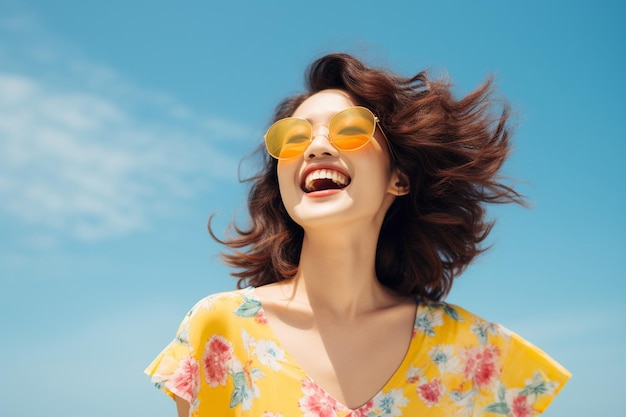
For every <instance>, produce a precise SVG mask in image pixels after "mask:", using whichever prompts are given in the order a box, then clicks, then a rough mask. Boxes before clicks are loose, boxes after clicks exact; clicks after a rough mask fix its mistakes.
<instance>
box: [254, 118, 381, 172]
mask: <svg viewBox="0 0 626 417" xmlns="http://www.w3.org/2000/svg"><path fill="white" fill-rule="evenodd" d="M354 109H359V110H366V112H367V113H368V114H369V115H371V116H372V120H373V122H374V129H373V131H372V133H371V134H370V135H369V138H368V140H367V141H366V142H363V144H362V145H359V146H357V147H356V148H347V149H346V148H341V147H338V146H337V145H335V143H334V142H333V138H332V136H331V134H330V126H331V125H332V123H333V120H335V118H336V117H337V116H339V115H340V114H342V113H343V112H346V111H350V110H354ZM286 120H302V121H303V122H306V123H307V124H308V125H309V126H310V128H311V129H310V131H311V136H310V137H309V144H310V143H311V142H312V141H313V139H314V137H315V136H314V135H313V129H314V128H315V126H318V125H319V124H321V123H316V124H315V125H313V124H312V123H311V122H310V121H309V120H307V119H305V118H302V117H285V118H282V119H280V120H277V121H275V122H274V123H272V125H271V126H270V127H269V128H268V129H267V131H266V132H265V135H263V139H264V140H265V148H266V150H267V153H268V154H269V155H270V156H271V157H272V158H274V159H278V160H281V161H288V160H291V159H295V158H298V157H299V156H300V155H303V154H304V151H305V150H306V148H307V147H308V146H309V145H308V144H307V146H306V147H304V148H303V149H302V153H300V154H295V155H294V156H291V157H289V158H284V157H283V158H281V157H278V156H275V155H273V154H272V153H271V152H270V147H269V146H268V139H267V137H268V134H269V133H270V131H271V130H272V129H273V128H275V127H276V126H277V125H279V124H280V123H281V122H283V123H284V122H285V121H286ZM327 127H328V129H329V131H328V135H327V138H328V142H329V143H330V144H331V145H332V146H333V147H334V148H335V149H337V150H339V151H347V152H351V151H357V150H359V149H361V148H363V147H364V146H365V145H367V144H368V143H369V142H370V141H371V140H372V138H373V137H374V134H375V133H376V127H378V129H379V130H380V133H381V134H382V135H383V138H384V139H385V142H386V143H387V148H388V149H389V150H391V149H390V147H389V141H388V139H387V135H385V132H384V131H383V129H382V127H381V126H380V120H379V119H378V117H377V116H376V115H375V114H374V113H373V112H372V111H371V110H370V109H368V108H367V107H363V106H352V107H348V108H346V109H343V110H340V111H338V112H337V113H335V114H334V115H333V116H332V117H331V118H330V121H329V122H328V125H327Z"/></svg>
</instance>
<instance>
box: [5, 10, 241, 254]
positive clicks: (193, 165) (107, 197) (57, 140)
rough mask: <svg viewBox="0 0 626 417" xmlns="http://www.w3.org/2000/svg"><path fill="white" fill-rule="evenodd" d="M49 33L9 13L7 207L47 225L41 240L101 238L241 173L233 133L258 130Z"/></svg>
mask: <svg viewBox="0 0 626 417" xmlns="http://www.w3.org/2000/svg"><path fill="white" fill-rule="evenodd" d="M35 32H36V34H37V36H30V35H32V34H33V33H35ZM41 32H42V29H41V27H39V26H38V25H37V22H36V21H34V20H32V19H28V18H25V17H14V18H4V19H3V20H2V21H0V33H2V34H3V35H6V36H2V37H0V39H5V40H4V41H0V57H2V59H1V60H0V202H1V203H0V213H1V214H2V215H3V216H8V218H10V219H13V220H16V221H18V222H20V223H21V224H24V225H32V226H35V227H36V228H37V229H38V233H39V235H37V237H36V238H35V237H33V238H32V239H30V241H31V242H33V241H34V242H39V243H38V244H41V242H44V243H45V245H44V246H49V245H50V244H51V241H53V240H54V239H52V238H50V237H45V236H44V237H42V235H41V230H44V231H48V232H50V233H53V234H54V235H57V236H61V237H63V238H66V237H69V238H73V239H78V240H82V241H93V240H98V239H105V238H110V237H113V236H120V235H125V234H128V233H132V232H135V231H137V230H141V229H145V228H149V227H150V225H151V224H152V222H153V221H154V220H155V219H156V218H158V217H159V216H163V215H166V214H167V213H169V212H170V211H171V210H173V209H174V208H175V207H176V206H177V204H178V202H180V200H181V199H186V198H190V197H193V196H194V195H197V194H198V193H200V192H207V190H208V188H210V186H211V184H212V183H215V182H216V181H219V182H224V181H233V180H235V178H236V165H237V160H238V157H239V156H240V151H234V150H233V149H232V148H231V149H229V148H228V142H226V141H223V140H222V139H229V141H230V142H232V141H233V140H234V141H235V142H236V141H237V140H242V139H245V138H248V137H250V134H251V129H250V128H248V127H246V126H242V125H241V124H239V123H233V122H232V121H228V120H224V119H223V118H220V117H217V116H214V115H201V114H197V112H195V111H194V110H193V109H191V108H189V107H188V106H185V105H183V104H181V103H180V102H177V101H176V100H175V99H174V98H172V97H168V96H167V95H164V94H162V93H159V92H158V91H150V90H147V89H144V88H142V87H139V86H136V85H133V84H132V83H130V82H128V80H126V79H124V77H122V76H121V75H119V74H118V73H117V72H116V71H114V70H112V69H110V68H107V67H106V66H103V65H98V64H94V63H91V62H88V61H87V60H85V59H83V58H82V57H80V56H79V55H78V54H76V53H74V52H72V48H71V47H67V46H66V45H64V44H63V43H62V42H58V41H52V40H49V41H46V43H42V42H44V41H42V39H51V37H49V36H48V37H44V36H41V34H42V33H41ZM32 39H37V41H34V40H32ZM16 45H18V46H19V47H16ZM42 239H43V240H42Z"/></svg>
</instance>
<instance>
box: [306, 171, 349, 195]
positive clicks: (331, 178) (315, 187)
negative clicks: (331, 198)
mask: <svg viewBox="0 0 626 417" xmlns="http://www.w3.org/2000/svg"><path fill="white" fill-rule="evenodd" d="M348 184H350V177H348V176H347V175H345V174H342V173H341V172H338V171H335V170H332V169H316V170H313V171H311V172H309V173H308V174H307V175H306V177H305V178H304V181H303V182H302V190H303V191H304V192H305V193H312V192H315V191H323V190H340V189H342V188H345V187H347V186H348Z"/></svg>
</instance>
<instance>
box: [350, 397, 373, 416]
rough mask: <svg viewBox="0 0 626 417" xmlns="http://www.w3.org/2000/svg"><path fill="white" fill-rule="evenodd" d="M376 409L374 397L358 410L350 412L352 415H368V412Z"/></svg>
mask: <svg viewBox="0 0 626 417" xmlns="http://www.w3.org/2000/svg"><path fill="white" fill-rule="evenodd" d="M373 409H374V399H371V400H369V401H368V402H366V403H365V404H363V405H362V406H360V407H359V408H357V409H356V410H354V411H352V413H350V417H367V416H368V413H369V412H370V411H372V410H373Z"/></svg>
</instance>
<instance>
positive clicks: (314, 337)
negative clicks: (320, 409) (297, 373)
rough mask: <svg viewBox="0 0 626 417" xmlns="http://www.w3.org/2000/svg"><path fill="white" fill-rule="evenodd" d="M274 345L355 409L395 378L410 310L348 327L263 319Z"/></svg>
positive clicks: (410, 319) (407, 342) (409, 323)
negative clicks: (265, 320)
mask: <svg viewBox="0 0 626 417" xmlns="http://www.w3.org/2000/svg"><path fill="white" fill-rule="evenodd" d="M267 315H268V320H269V322H270V324H271V326H272V329H273V331H274V333H275V336H276V338H277V340H278V341H279V342H280V344H281V345H282V346H283V348H284V349H285V351H286V352H288V355H289V356H290V357H291V359H292V360H293V361H294V362H295V363H296V364H297V366H298V367H300V368H301V369H302V371H303V372H304V373H305V374H306V375H307V376H308V377H309V378H310V379H311V380H313V381H314V382H315V384H317V385H318V386H319V387H320V388H321V389H323V390H324V391H325V392H326V393H328V394H329V395H330V396H331V397H333V398H334V399H336V400H337V401H339V402H340V403H342V404H344V405H346V406H347V407H348V408H351V409H356V408H358V407H360V406H362V405H364V404H366V403H367V402H368V401H370V400H371V399H372V398H373V397H374V396H375V395H376V394H377V393H378V392H380V390H381V389H382V388H383V387H384V386H385V385H386V383H387V382H388V381H389V380H390V379H391V378H392V376H393V375H394V374H395V373H396V372H397V370H398V368H400V367H401V365H402V363H403V361H404V360H405V357H406V354H407V351H408V350H409V346H410V343H411V340H412V338H411V335H412V328H413V322H414V317H415V312H414V307H412V306H407V307H406V308H404V309H398V311H396V312H387V314H381V315H377V316H375V317H372V318H369V319H364V320H359V321H353V322H333V321H331V320H319V319H318V320H315V319H311V318H309V319H308V320H301V321H299V322H297V323H294V322H293V321H286V320H283V319H281V317H279V316H276V315H274V314H273V313H272V312H270V313H268V314H267Z"/></svg>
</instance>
